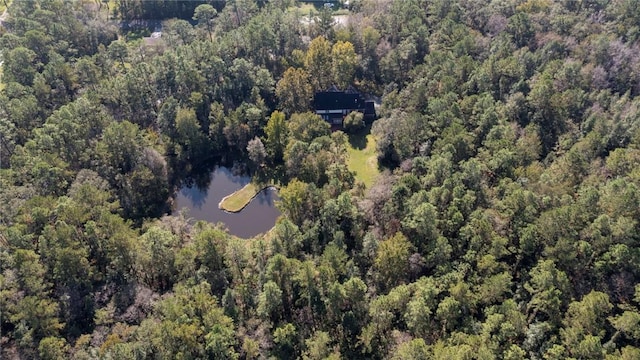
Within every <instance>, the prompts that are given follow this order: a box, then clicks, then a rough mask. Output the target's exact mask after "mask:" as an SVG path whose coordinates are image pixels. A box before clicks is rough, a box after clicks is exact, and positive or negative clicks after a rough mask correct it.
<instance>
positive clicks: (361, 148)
mask: <svg viewBox="0 0 640 360" xmlns="http://www.w3.org/2000/svg"><path fill="white" fill-rule="evenodd" d="M348 145H349V147H348V149H347V153H348V154H349V158H348V159H347V165H348V166H349V170H351V171H354V172H355V173H356V180H358V181H362V182H363V183H364V185H365V186H366V187H367V188H370V187H371V185H373V182H374V181H375V179H376V177H377V176H378V175H379V174H380V170H378V157H377V154H376V139H375V137H374V136H373V135H371V126H367V127H366V128H365V129H363V130H361V131H360V132H358V133H356V134H352V135H349V143H348Z"/></svg>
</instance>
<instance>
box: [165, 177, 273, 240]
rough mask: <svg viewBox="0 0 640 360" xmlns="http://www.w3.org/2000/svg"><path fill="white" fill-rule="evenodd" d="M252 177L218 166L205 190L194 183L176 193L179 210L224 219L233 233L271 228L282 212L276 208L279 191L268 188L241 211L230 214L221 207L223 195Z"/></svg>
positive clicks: (247, 234)
mask: <svg viewBox="0 0 640 360" xmlns="http://www.w3.org/2000/svg"><path fill="white" fill-rule="evenodd" d="M250 180H251V178H250V177H249V176H237V175H234V174H233V173H232V172H231V171H230V170H229V169H227V168H225V167H218V168H216V169H215V170H214V171H213V172H212V173H211V182H210V183H209V187H208V188H204V189H201V188H199V187H198V186H197V185H196V184H194V183H192V184H189V185H185V186H184V187H183V188H182V189H180V191H179V192H178V194H177V196H176V210H180V209H182V208H188V209H189V215H188V216H189V217H191V218H193V219H196V220H206V221H210V222H212V223H217V222H222V223H224V224H225V226H226V227H227V229H229V233H231V234H233V235H236V236H239V237H242V238H250V237H253V236H255V235H258V234H260V233H264V232H266V231H268V230H269V229H271V228H272V227H273V225H274V224H275V222H276V219H277V217H278V216H280V211H279V210H278V209H277V208H276V207H275V201H276V200H278V195H277V193H276V191H275V190H272V189H267V190H264V191H262V192H261V193H260V194H258V196H256V197H255V198H254V199H253V200H252V201H251V203H249V205H247V207H245V208H244V209H243V210H242V211H241V212H239V213H235V214H232V213H227V212H225V211H222V210H220V209H218V203H219V202H220V200H222V198H223V197H225V196H227V195H229V194H231V193H232V192H234V191H236V190H238V189H241V188H242V187H243V186H244V185H246V184H248V183H249V181H250Z"/></svg>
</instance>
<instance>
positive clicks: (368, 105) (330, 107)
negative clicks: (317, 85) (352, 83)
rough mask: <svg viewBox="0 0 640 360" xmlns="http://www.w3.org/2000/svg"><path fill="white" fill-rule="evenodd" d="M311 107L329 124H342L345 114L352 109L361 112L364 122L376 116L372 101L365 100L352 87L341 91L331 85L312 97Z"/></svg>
mask: <svg viewBox="0 0 640 360" xmlns="http://www.w3.org/2000/svg"><path fill="white" fill-rule="evenodd" d="M313 107H314V109H315V111H316V114H318V115H320V116H321V117H322V118H323V119H324V120H325V121H327V122H328V123H329V124H331V125H337V126H342V122H343V120H344V118H345V116H347V115H348V114H349V113H350V112H352V111H358V112H361V113H362V114H363V115H364V120H365V122H370V121H373V120H374V119H375V118H376V110H375V108H374V104H373V101H368V100H365V98H364V97H363V96H362V94H360V93H359V92H357V91H356V90H354V89H353V88H349V89H347V90H345V91H341V90H338V89H337V88H336V87H335V86H333V87H331V88H330V89H328V90H327V91H321V92H317V93H316V94H315V96H314V97H313Z"/></svg>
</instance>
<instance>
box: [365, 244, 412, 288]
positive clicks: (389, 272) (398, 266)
mask: <svg viewBox="0 0 640 360" xmlns="http://www.w3.org/2000/svg"><path fill="white" fill-rule="evenodd" d="M411 250H412V245H411V243H410V242H409V240H407V238H406V237H405V236H404V235H403V234H402V233H396V234H395V235H394V236H392V237H391V238H389V239H387V240H385V241H382V242H381V243H380V246H379V247H378V251H377V255H376V258H375V261H374V267H375V269H376V272H377V278H378V283H379V284H380V287H381V289H382V290H383V291H384V290H387V291H388V290H389V289H392V288H393V287H395V286H397V285H400V284H401V283H403V282H404V281H405V280H406V279H407V274H408V273H409V255H411Z"/></svg>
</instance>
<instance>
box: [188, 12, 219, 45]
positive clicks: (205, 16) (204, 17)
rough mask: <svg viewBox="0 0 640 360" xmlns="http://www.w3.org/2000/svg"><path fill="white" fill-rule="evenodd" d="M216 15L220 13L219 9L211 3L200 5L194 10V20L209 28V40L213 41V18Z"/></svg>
mask: <svg viewBox="0 0 640 360" xmlns="http://www.w3.org/2000/svg"><path fill="white" fill-rule="evenodd" d="M216 15H218V11H216V9H215V8H214V7H213V6H211V5H209V4H201V5H198V7H196V9H195V11H194V12H193V20H196V21H197V22H198V25H200V26H203V27H205V28H206V29H207V33H209V41H213V33H212V32H213V19H214V18H215V17H216Z"/></svg>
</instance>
